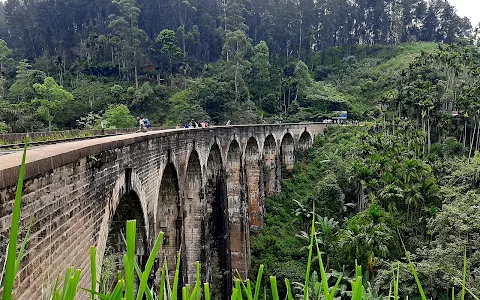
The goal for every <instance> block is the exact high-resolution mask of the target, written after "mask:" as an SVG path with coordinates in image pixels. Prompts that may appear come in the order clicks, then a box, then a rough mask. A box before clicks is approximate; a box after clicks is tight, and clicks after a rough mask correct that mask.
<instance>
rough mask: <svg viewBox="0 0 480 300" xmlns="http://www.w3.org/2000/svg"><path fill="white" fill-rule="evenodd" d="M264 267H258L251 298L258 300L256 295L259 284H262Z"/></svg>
mask: <svg viewBox="0 0 480 300" xmlns="http://www.w3.org/2000/svg"><path fill="white" fill-rule="evenodd" d="M264 268H265V266H264V265H260V267H259V268H258V274H257V281H256V282H255V295H254V296H253V300H258V296H259V295H260V285H261V284H262V276H263V269H264Z"/></svg>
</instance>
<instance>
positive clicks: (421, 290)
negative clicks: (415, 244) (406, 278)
mask: <svg viewBox="0 0 480 300" xmlns="http://www.w3.org/2000/svg"><path fill="white" fill-rule="evenodd" d="M402 244H403V241H402ZM403 249H404V250H405V255H406V256H407V260H408V266H409V267H410V271H411V272H412V274H413V277H415V282H416V283H417V287H418V291H419V292H420V296H421V297H422V300H427V297H426V296H425V292H424V291H423V287H422V284H421V283H420V279H418V275H417V271H416V270H415V266H414V265H413V263H412V260H411V259H410V255H409V254H408V252H407V249H405V245H403Z"/></svg>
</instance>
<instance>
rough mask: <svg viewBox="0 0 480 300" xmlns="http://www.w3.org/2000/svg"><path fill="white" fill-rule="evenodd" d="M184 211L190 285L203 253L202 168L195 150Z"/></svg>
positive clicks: (185, 256)
mask: <svg viewBox="0 0 480 300" xmlns="http://www.w3.org/2000/svg"><path fill="white" fill-rule="evenodd" d="M184 187H185V190H184V199H183V200H184V203H183V207H184V211H183V214H184V215H183V220H184V222H183V232H184V238H183V248H184V249H183V251H182V261H183V264H182V265H183V270H184V271H185V272H186V274H187V277H186V280H187V282H188V283H193V282H195V274H196V261H201V253H202V252H203V247H202V246H203V244H202V237H203V234H204V232H203V226H204V209H203V207H202V201H201V199H202V197H201V190H202V167H201V165H200V159H199V157H198V153H197V151H195V150H193V151H192V153H191V154H190V157H189V159H188V163H187V173H186V178H185V184H184Z"/></svg>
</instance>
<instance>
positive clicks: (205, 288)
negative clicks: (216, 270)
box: [203, 282, 210, 300]
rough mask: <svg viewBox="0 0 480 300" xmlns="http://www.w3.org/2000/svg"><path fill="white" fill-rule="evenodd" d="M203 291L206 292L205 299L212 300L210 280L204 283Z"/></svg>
mask: <svg viewBox="0 0 480 300" xmlns="http://www.w3.org/2000/svg"><path fill="white" fill-rule="evenodd" d="M203 291H204V293H205V300H210V285H209V284H208V282H205V283H204V284H203Z"/></svg>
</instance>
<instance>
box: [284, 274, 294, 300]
mask: <svg viewBox="0 0 480 300" xmlns="http://www.w3.org/2000/svg"><path fill="white" fill-rule="evenodd" d="M285 286H286V287H287V300H293V295H292V286H291V285H290V281H289V280H288V278H285Z"/></svg>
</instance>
